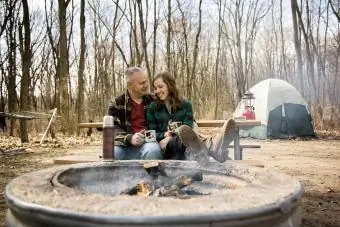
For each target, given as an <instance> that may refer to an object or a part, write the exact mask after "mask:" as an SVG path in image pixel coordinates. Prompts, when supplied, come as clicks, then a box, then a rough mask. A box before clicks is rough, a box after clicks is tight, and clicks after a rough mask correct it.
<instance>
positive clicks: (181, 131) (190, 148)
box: [178, 125, 209, 166]
mask: <svg viewBox="0 0 340 227" xmlns="http://www.w3.org/2000/svg"><path fill="white" fill-rule="evenodd" d="M178 137H179V139H180V140H181V142H182V143H183V144H184V146H186V148H187V154H188V155H189V157H190V158H191V159H193V160H195V161H197V162H198V163H199V164H200V165H202V166H204V165H206V164H207V163H208V162H209V156H208V149H207V147H206V146H205V145H204V143H203V142H202V141H201V140H200V138H199V136H198V135H197V134H196V133H195V132H194V130H193V129H192V128H191V127H189V126H187V125H181V126H180V127H179V128H178Z"/></svg>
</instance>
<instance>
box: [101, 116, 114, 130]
mask: <svg viewBox="0 0 340 227" xmlns="http://www.w3.org/2000/svg"><path fill="white" fill-rule="evenodd" d="M112 126H113V117H112V116H109V115H106V116H104V118H103V128H104V127H112Z"/></svg>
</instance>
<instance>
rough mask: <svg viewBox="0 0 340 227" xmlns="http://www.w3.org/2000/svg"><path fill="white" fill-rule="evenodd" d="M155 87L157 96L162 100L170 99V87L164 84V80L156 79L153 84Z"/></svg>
mask: <svg viewBox="0 0 340 227" xmlns="http://www.w3.org/2000/svg"><path fill="white" fill-rule="evenodd" d="M153 87H154V91H155V95H157V97H158V98H159V99H160V100H162V101H165V100H167V99H168V98H169V89H168V85H166V83H164V81H163V79H162V78H158V79H156V80H155V81H154V83H153Z"/></svg>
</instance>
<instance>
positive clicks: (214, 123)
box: [77, 120, 261, 128]
mask: <svg viewBox="0 0 340 227" xmlns="http://www.w3.org/2000/svg"><path fill="white" fill-rule="evenodd" d="M224 122H225V120H199V121H197V122H196V123H197V125H198V127H208V128H215V127H221V126H222V125H223V123H224ZM256 123H259V124H260V123H261V122H260V121H258V120H247V121H236V127H239V126H242V127H244V126H253V125H254V124H256ZM77 127H78V128H102V127H103V123H102V122H86V123H79V124H78V125H77Z"/></svg>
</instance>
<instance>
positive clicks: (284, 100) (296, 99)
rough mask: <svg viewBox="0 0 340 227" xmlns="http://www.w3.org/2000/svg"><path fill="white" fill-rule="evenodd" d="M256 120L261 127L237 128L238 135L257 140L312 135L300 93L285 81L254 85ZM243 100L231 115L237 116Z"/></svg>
mask: <svg viewBox="0 0 340 227" xmlns="http://www.w3.org/2000/svg"><path fill="white" fill-rule="evenodd" d="M250 91H251V92H252V93H253V94H254V96H255V100H254V102H253V103H254V108H255V114H256V119H258V120H261V126H254V127H248V128H245V129H242V130H240V136H241V137H252V138H258V139H267V138H268V139H275V138H291V137H303V136H315V133H314V130H313V126H312V123H311V115H310V112H309V110H308V106H307V103H306V101H305V100H304V99H303V97H302V96H301V94H300V93H299V92H298V91H297V90H296V88H295V87H293V86H292V85H291V84H289V83H287V82H286V81H283V80H279V79H267V80H263V81H261V82H259V83H258V84H256V85H254V86H253V87H252V88H251V89H250ZM243 110H244V103H243V102H242V101H240V103H239V104H238V106H237V108H236V110H235V113H234V116H235V117H236V116H241V115H242V112H243Z"/></svg>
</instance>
